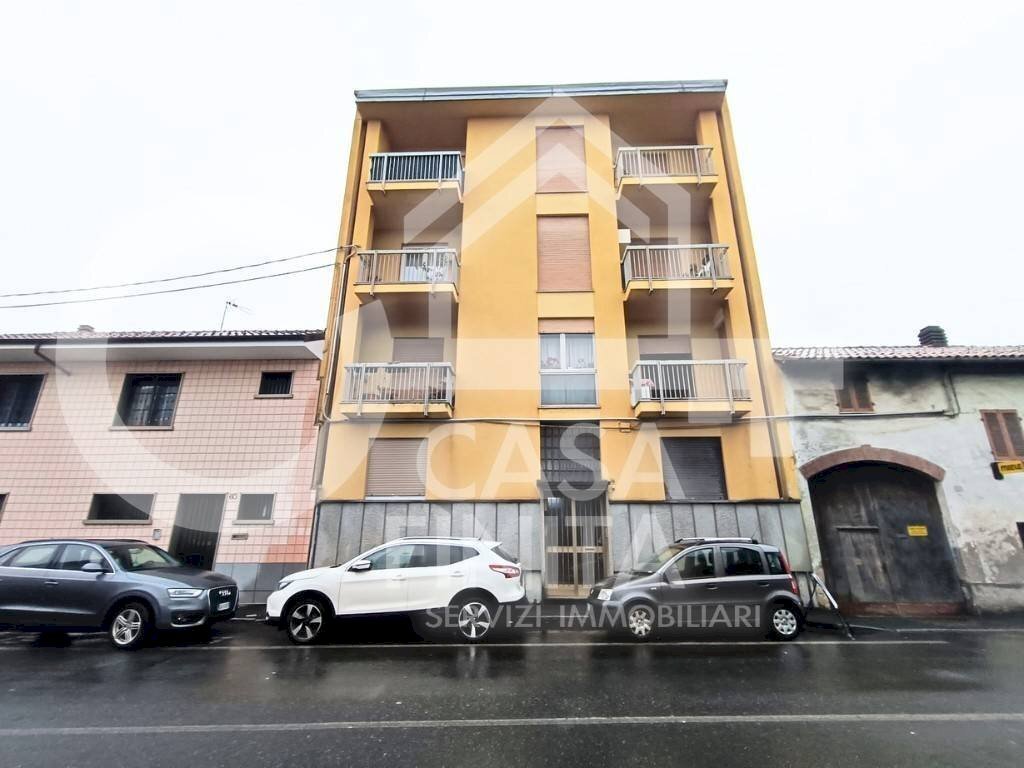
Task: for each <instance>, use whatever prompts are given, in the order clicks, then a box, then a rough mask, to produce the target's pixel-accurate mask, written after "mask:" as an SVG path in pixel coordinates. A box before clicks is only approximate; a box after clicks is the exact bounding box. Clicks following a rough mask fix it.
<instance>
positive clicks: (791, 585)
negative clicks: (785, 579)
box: [779, 552, 800, 596]
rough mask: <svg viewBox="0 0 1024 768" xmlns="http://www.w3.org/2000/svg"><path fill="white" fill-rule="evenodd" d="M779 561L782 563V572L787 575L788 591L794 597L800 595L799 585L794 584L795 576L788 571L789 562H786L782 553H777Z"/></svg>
mask: <svg viewBox="0 0 1024 768" xmlns="http://www.w3.org/2000/svg"><path fill="white" fill-rule="evenodd" d="M779 560H781V561H782V570H784V571H785V572H786V573H788V574H789V591H790V592H792V593H793V594H794V595H797V596H799V595H800V585H799V584H797V583H796V576H794V575H793V572H792V571H791V570H789V561H788V560H786V555H785V553H783V552H779Z"/></svg>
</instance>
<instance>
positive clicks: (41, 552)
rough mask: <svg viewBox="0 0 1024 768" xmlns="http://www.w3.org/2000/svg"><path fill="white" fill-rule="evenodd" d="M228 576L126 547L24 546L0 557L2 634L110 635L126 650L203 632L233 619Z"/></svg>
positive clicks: (234, 593) (143, 546)
mask: <svg viewBox="0 0 1024 768" xmlns="http://www.w3.org/2000/svg"><path fill="white" fill-rule="evenodd" d="M237 601H238V586H237V584H236V583H235V582H234V580H232V579H231V578H229V577H228V576H224V575H222V574H219V573H214V572H213V571H204V570H201V569H199V568H191V567H189V566H186V565H182V564H181V563H179V562H178V561H177V560H175V559H174V558H173V557H171V556H170V555H169V554H167V553H166V552H164V551H163V550H162V549H160V548H159V547H154V546H152V545H151V544H147V543H146V542H143V541H134V540H130V539H118V540H92V539H52V540H47V541H27V542H24V543H22V544H15V545H13V546H9V547H6V548H4V549H3V550H2V551H0V626H3V627H8V628H19V629H38V630H44V631H49V630H55V631H65V632H72V631H79V632H81V631H96V630H102V631H105V632H107V633H108V634H109V636H110V641H111V642H112V643H113V644H114V646H115V647H116V648H121V649H132V648H136V647H138V646H139V645H141V644H142V643H144V642H145V641H146V639H147V638H148V636H149V635H150V634H151V632H152V631H153V630H156V629H191V628H197V627H203V626H208V625H210V624H212V623H214V622H217V621H223V620H225V619H230V618H231V617H232V616H234V615H235V609H236V607H237Z"/></svg>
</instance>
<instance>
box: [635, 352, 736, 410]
mask: <svg viewBox="0 0 1024 768" xmlns="http://www.w3.org/2000/svg"><path fill="white" fill-rule="evenodd" d="M746 366H747V364H746V362H744V361H743V360H641V361H640V362H638V363H636V365H634V366H633V370H632V371H631V372H630V390H631V392H632V396H633V405H634V406H635V405H636V404H637V403H641V402H659V403H661V410H662V413H664V412H665V403H667V402H674V401H680V400H684V401H686V400H688V401H708V400H712V401H728V403H729V410H730V412H731V411H733V410H734V402H735V401H736V400H749V399H750V389H749V388H748V387H747V372H746Z"/></svg>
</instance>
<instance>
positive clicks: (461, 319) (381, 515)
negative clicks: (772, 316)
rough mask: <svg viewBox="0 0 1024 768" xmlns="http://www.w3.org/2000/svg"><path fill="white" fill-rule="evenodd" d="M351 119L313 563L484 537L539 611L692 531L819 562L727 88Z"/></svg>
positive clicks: (410, 106)
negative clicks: (544, 603) (512, 560)
mask: <svg viewBox="0 0 1024 768" xmlns="http://www.w3.org/2000/svg"><path fill="white" fill-rule="evenodd" d="M356 101H357V116H356V120H355V126H354V130H353V139H352V145H351V152H350V161H349V168H348V179H347V184H346V188H345V199H344V205H343V210H342V217H341V231H340V237H339V246H340V247H339V258H338V264H337V267H336V270H335V277H334V285H333V292H332V297H331V308H330V317H329V325H328V330H327V334H328V336H327V340H326V345H327V349H328V353H327V355H326V357H325V361H324V365H323V372H324V387H323V390H324V391H323V397H324V412H325V414H326V419H325V424H324V439H323V455H322V457H321V470H322V471H321V484H320V490H319V500H318V513H317V524H316V531H315V536H314V549H313V555H312V557H313V560H314V562H315V563H317V564H333V563H335V562H342V561H344V560H346V559H348V558H350V557H352V556H354V555H355V554H357V553H358V552H359V551H361V550H362V549H365V548H366V547H368V546H371V545H375V544H378V543H380V542H381V541H384V540H388V539H391V538H394V537H396V536H400V535H405V534H421V535H422V534H442V535H451V534H455V535H473V536H483V537H493V538H496V539H499V540H501V541H503V542H504V543H505V545H506V546H508V547H509V548H510V549H513V550H515V551H516V552H517V553H518V554H519V556H520V558H521V559H522V561H523V564H524V567H525V571H526V575H527V587H528V594H529V595H530V597H531V598H532V599H538V598H540V597H542V596H548V597H572V596H578V595H581V594H584V593H585V590H586V589H587V588H588V587H589V585H590V584H592V583H593V582H594V581H595V580H597V579H599V578H602V577H603V576H604V575H605V574H607V573H608V572H610V571H611V570H613V569H619V568H623V567H627V566H628V565H629V564H630V563H632V562H634V561H636V560H637V559H641V558H644V557H646V556H647V555H649V554H650V552H651V551H652V550H653V549H656V548H658V547H659V546H661V545H662V544H664V543H666V542H668V541H671V540H672V539H674V538H678V537H682V536H685V535H694V534H697V535H714V534H716V533H717V534H722V535H728V534H732V535H738V534H743V535H755V536H758V537H760V538H762V539H764V540H767V541H770V542H772V543H778V544H780V545H782V546H784V547H786V549H787V550H788V552H789V555H790V558H791V560H792V561H793V564H794V566H796V567H797V568H803V569H806V568H808V567H809V556H808V553H807V546H806V541H805V536H804V530H803V523H802V519H801V516H800V510H799V506H798V504H796V502H795V498H796V493H797V491H796V481H795V478H794V476H793V470H792V459H791V453H790V450H789V448H788V444H787V440H788V435H787V434H786V431H785V429H781V430H780V429H778V428H777V426H776V425H775V424H774V423H773V421H772V420H771V419H770V418H767V417H769V416H770V415H771V414H773V413H775V412H777V411H778V410H779V409H780V408H781V407H782V406H783V401H782V394H781V388H780V385H779V384H778V383H777V381H776V378H775V377H776V374H775V371H774V363H773V361H772V358H771V351H770V347H769V346H768V339H767V330H766V325H765V319H764V309H763V306H762V301H761V294H760V284H759V281H758V274H757V267H756V263H755V259H754V252H753V246H752V243H751V235H750V231H749V226H748V223H747V219H746V212H745V207H744V201H743V193H742V186H741V183H740V177H739V169H738V164H737V160H736V151H735V147H734V145H733V138H732V131H731V127H730V123H729V113H728V108H727V105H726V102H725V83H724V82H721V81H702V82H683V83H678V82H676V83H616V84H604V85H594V86H564V87H554V88H552V87H517V88H479V89H458V90H445V89H428V90H415V91H407V90H393V91H373V92H368V91H361V92H357V93H356Z"/></svg>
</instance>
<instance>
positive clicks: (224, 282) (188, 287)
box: [0, 248, 337, 309]
mask: <svg viewBox="0 0 1024 768" xmlns="http://www.w3.org/2000/svg"><path fill="white" fill-rule="evenodd" d="M331 250H337V249H334V248H332V249H331ZM329 252H330V251H325V253H329ZM267 263H270V262H267ZM333 266H334V262H333V261H332V262H330V263H328V264H317V265H316V266H315V267H305V268H303V269H292V270H289V271H287V272H275V273H273V274H270V275H256V276H254V277H242V278H238V279H237V280H221V281H220V282H217V283H203V284H202V285H186V286H182V287H181V288H162V289H160V290H157V291H142V292H140V293H122V294H119V295H117V296H93V297H90V298H88V299H63V300H61V301H40V302H35V303H33V304H0V309H28V308H30V307H56V306H60V305H63V304H92V303H93V302H97V301H113V300H115V299H134V298H137V297H139V296H157V295H160V294H164V293H183V292H185V291H198V290H201V289H203V288H216V287H218V286H221V285H238V284H239V283H252V282H255V281H257V280H269V279H270V278H273V277H285V276H286V275H298V274H301V273H303V272H312V271H314V270H317V269H327V268H328V267H333ZM208 274H216V273H215V272H211V273H208Z"/></svg>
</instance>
